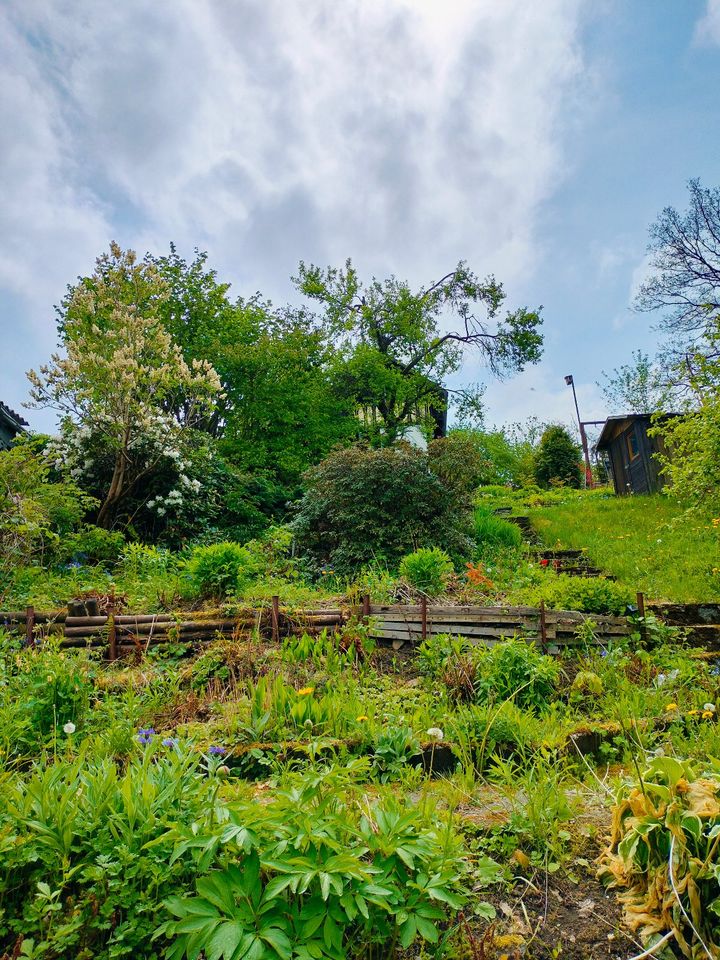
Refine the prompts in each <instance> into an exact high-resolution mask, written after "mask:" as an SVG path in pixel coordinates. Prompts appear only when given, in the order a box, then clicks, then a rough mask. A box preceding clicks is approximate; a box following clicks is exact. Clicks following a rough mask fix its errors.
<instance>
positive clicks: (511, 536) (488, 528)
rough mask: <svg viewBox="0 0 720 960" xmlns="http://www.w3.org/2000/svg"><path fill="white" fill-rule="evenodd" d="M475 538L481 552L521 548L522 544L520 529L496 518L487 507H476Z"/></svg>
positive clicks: (474, 519) (474, 518)
mask: <svg viewBox="0 0 720 960" xmlns="http://www.w3.org/2000/svg"><path fill="white" fill-rule="evenodd" d="M473 522H474V531H473V532H474V537H475V541H476V543H477V545H478V548H479V550H480V551H481V552H483V553H484V552H486V551H487V550H488V549H490V550H496V549H498V548H503V547H504V548H512V547H519V546H520V544H521V543H522V533H521V532H520V527H518V526H517V524H515V523H510V522H509V521H508V520H503V518H502V517H498V516H495V514H494V513H493V512H492V510H489V509H487V508H486V507H482V506H480V507H476V508H475V513H474V517H473Z"/></svg>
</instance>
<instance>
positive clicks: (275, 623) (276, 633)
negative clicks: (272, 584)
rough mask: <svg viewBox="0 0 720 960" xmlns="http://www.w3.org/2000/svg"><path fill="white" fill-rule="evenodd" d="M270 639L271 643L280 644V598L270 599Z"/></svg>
mask: <svg viewBox="0 0 720 960" xmlns="http://www.w3.org/2000/svg"><path fill="white" fill-rule="evenodd" d="M272 638H273V643H280V597H278V596H277V595H275V596H273V598H272Z"/></svg>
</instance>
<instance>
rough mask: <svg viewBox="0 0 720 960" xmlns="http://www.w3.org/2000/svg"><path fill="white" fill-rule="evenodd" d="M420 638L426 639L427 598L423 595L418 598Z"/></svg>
mask: <svg viewBox="0 0 720 960" xmlns="http://www.w3.org/2000/svg"><path fill="white" fill-rule="evenodd" d="M420 636H421V637H422V639H423V640H426V639H427V597H426V596H425V594H423V595H422V596H421V597H420Z"/></svg>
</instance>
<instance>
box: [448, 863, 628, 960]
mask: <svg viewBox="0 0 720 960" xmlns="http://www.w3.org/2000/svg"><path fill="white" fill-rule="evenodd" d="M482 899H484V900H486V901H488V902H489V903H492V905H493V906H494V907H495V910H496V911H497V919H496V920H495V921H494V922H493V923H492V924H491V925H490V926H489V927H488V926H483V927H482V928H481V927H479V926H478V927H476V925H475V923H474V922H473V921H470V922H469V923H468V925H467V927H466V932H465V937H464V939H465V940H466V946H467V956H468V957H469V958H470V960H501V958H503V960H550V958H553V960H555V958H558V960H625V958H627V957H629V956H632V955H634V954H636V953H639V952H640V951H641V950H642V946H641V944H640V943H639V941H638V940H636V939H635V938H634V937H632V936H631V935H630V933H629V932H628V931H627V929H626V928H625V927H624V925H623V921H622V910H621V908H620V906H619V904H618V903H617V900H616V899H615V897H614V896H613V895H612V894H610V893H607V892H606V891H605V890H604V889H603V887H602V886H601V884H600V883H599V882H598V881H597V880H595V879H594V877H592V876H587V877H583V878H582V879H580V880H579V882H578V883H572V882H571V881H570V880H568V879H567V878H561V877H557V876H550V875H548V874H544V873H535V874H531V875H530V876H528V877H527V880H521V881H519V882H518V883H516V884H515V886H514V887H513V888H512V889H511V890H509V891H507V890H505V891H503V893H502V894H497V895H493V894H490V895H487V894H486V893H485V892H484V893H483V894H482ZM473 940H474V943H473Z"/></svg>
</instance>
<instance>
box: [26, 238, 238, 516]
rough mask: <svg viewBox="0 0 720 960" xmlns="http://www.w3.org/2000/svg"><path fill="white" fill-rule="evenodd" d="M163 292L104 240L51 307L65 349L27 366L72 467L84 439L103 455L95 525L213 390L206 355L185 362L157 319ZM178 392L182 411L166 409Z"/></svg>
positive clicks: (171, 449) (150, 274)
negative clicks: (105, 469)
mask: <svg viewBox="0 0 720 960" xmlns="http://www.w3.org/2000/svg"><path fill="white" fill-rule="evenodd" d="M168 296H169V294H168V288H167V285H166V283H165V282H164V281H163V280H162V278H161V277H160V276H159V275H158V272H157V270H156V269H155V267H154V266H153V265H152V264H149V263H138V262H137V258H136V255H135V253H134V252H133V251H132V250H128V251H123V250H121V249H120V247H119V246H118V245H117V244H115V243H113V244H111V246H110V252H109V253H108V254H104V255H103V256H101V257H99V258H98V260H97V261H96V269H95V272H94V273H93V275H92V276H91V277H85V278H81V279H80V280H79V281H78V283H77V284H76V285H75V286H74V287H71V288H69V291H68V294H67V296H66V297H65V299H64V300H63V302H62V304H61V306H60V308H59V314H60V321H59V324H58V329H59V333H60V341H61V346H62V348H64V351H65V355H64V356H61V355H60V354H59V353H55V354H53V355H52V357H51V362H50V363H49V364H47V365H45V366H43V367H41V368H40V372H39V373H37V372H35V371H34V370H31V371H30V372H29V373H28V378H29V379H30V382H31V384H32V389H31V396H32V398H33V401H34V403H35V404H36V405H38V406H48V407H52V408H54V409H56V410H58V411H60V412H61V413H62V414H63V424H62V443H61V445H60V449H59V450H58V456H59V457H60V458H64V459H65V462H66V464H67V466H68V468H69V470H70V472H71V474H72V475H73V476H74V477H76V478H77V477H79V476H81V475H82V473H83V470H84V467H85V464H84V463H83V458H84V454H85V452H86V447H85V443H86V441H88V440H91V441H92V442H93V443H94V444H96V445H98V447H99V448H100V450H101V451H104V452H105V453H107V454H108V455H109V457H110V458H111V461H112V474H111V476H110V480H109V484H108V486H107V488H106V489H104V490H103V491H102V503H101V506H100V510H99V513H98V516H97V523H98V525H99V526H104V527H110V526H111V525H112V523H113V520H114V516H115V512H116V510H117V508H118V505H119V504H120V503H121V501H122V499H123V498H124V497H125V496H127V494H128V493H129V492H130V491H131V490H132V489H133V488H135V487H136V486H137V485H138V483H139V482H140V481H141V480H143V479H145V478H147V477H148V476H149V475H150V474H151V473H152V471H153V469H154V468H155V466H156V465H157V463H158V462H159V461H160V460H161V459H162V458H163V457H165V456H167V455H168V453H171V454H176V455H177V456H179V455H180V454H179V452H178V443H179V440H180V437H181V436H182V434H183V432H184V431H186V430H188V429H191V427H192V425H193V424H194V423H195V422H196V421H197V419H198V418H200V417H202V415H203V414H204V413H205V412H206V411H208V410H210V409H211V408H212V405H213V402H214V399H215V397H216V396H217V393H218V391H219V389H220V382H219V379H218V376H217V374H216V373H215V371H214V369H213V368H212V366H211V364H209V363H208V362H207V361H206V360H199V359H196V360H193V361H192V363H191V364H188V363H186V362H185V360H184V358H183V355H182V352H181V350H180V348H179V346H178V345H177V344H176V343H174V342H173V340H172V337H171V336H170V334H169V333H168V332H167V330H166V329H165V328H164V326H163V324H162V321H161V318H160V309H161V306H162V304H164V303H165V301H166V300H167V298H168ZM178 394H182V395H183V397H184V398H185V401H184V409H183V414H182V416H181V417H180V418H178V417H177V416H173V415H172V414H171V413H169V412H168V408H171V407H172V404H173V399H174V398H175V397H177V396H178Z"/></svg>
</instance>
